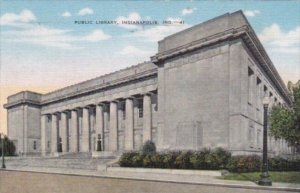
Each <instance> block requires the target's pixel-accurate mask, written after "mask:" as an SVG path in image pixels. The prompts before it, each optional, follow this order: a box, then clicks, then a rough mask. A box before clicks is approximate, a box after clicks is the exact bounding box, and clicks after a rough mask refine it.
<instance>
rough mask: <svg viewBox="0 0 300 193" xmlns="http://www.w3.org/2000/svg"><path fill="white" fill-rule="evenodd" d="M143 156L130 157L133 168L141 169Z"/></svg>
mask: <svg viewBox="0 0 300 193" xmlns="http://www.w3.org/2000/svg"><path fill="white" fill-rule="evenodd" d="M144 157H145V155H143V154H139V153H138V154H136V155H135V156H133V157H132V165H133V166H134V167H142V166H143V160H144Z"/></svg>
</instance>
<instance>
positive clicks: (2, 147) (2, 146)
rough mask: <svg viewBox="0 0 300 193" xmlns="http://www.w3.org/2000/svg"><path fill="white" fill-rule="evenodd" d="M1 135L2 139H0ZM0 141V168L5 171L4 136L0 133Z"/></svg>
mask: <svg viewBox="0 0 300 193" xmlns="http://www.w3.org/2000/svg"><path fill="white" fill-rule="evenodd" d="M2 135H3V139H2ZM0 140H1V150H2V152H1V153H2V166H1V168H2V169H5V168H6V166H5V160H4V134H1V133H0Z"/></svg>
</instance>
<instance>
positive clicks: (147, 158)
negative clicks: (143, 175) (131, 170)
mask: <svg viewBox="0 0 300 193" xmlns="http://www.w3.org/2000/svg"><path fill="white" fill-rule="evenodd" d="M151 157H152V155H146V156H145V157H144V158H143V167H145V168H153V167H154V164H153V161H152V159H151Z"/></svg>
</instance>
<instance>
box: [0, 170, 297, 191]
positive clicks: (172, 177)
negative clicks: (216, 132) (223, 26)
mask: <svg viewBox="0 0 300 193" xmlns="http://www.w3.org/2000/svg"><path fill="white" fill-rule="evenodd" d="M0 171H1V170H0ZM6 171H23V172H38V173H52V174H62V175H76V176H89V177H101V178H117V179H126V180H140V181H153V182H170V183H177V184H178V183H182V184H196V185H211V186H221V187H232V188H247V189H260V190H277V191H290V192H300V184H289V183H273V186H271V187H264V186H258V185H257V184H255V183H254V182H250V181H233V180H221V179H217V178H215V177H213V176H203V175H180V174H162V173H159V174H157V173H141V172H114V171H107V172H105V171H97V170H87V169H85V170H82V169H69V168H45V167H43V168H42V167H29V166H20V167H8V168H7V169H6Z"/></svg>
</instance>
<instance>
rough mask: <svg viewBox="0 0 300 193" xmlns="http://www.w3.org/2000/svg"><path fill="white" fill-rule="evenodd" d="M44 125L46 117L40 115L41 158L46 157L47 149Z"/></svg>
mask: <svg viewBox="0 0 300 193" xmlns="http://www.w3.org/2000/svg"><path fill="white" fill-rule="evenodd" d="M46 123H47V115H42V116H41V151H42V156H45V155H46V149H47V140H46V134H47V133H46Z"/></svg>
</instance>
